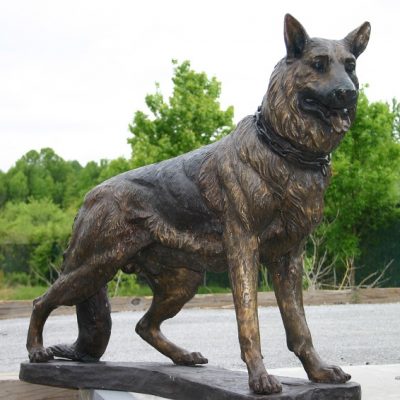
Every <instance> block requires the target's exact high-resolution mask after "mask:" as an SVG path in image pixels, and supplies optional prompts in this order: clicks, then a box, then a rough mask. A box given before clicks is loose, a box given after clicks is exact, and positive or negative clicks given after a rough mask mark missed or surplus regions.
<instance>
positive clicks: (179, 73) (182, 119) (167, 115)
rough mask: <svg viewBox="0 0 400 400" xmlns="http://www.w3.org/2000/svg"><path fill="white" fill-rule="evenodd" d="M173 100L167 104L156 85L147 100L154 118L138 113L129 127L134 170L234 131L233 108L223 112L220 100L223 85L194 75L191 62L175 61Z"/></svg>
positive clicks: (201, 74) (215, 80)
mask: <svg viewBox="0 0 400 400" xmlns="http://www.w3.org/2000/svg"><path fill="white" fill-rule="evenodd" d="M173 65H174V66H175V67H174V75H173V78H172V82H173V84H174V88H173V93H172V96H171V97H170V98H169V99H168V101H165V99H164V96H163V95H162V94H161V92H160V87H159V85H158V84H156V92H155V93H154V94H149V95H147V96H146V99H145V101H146V105H147V107H148V108H149V110H150V112H151V114H152V118H150V117H149V116H148V115H147V114H145V113H144V112H142V111H137V112H136V113H135V116H134V119H133V122H132V124H131V125H130V126H129V129H130V131H131V133H132V134H133V137H131V138H130V139H128V142H129V143H130V144H131V146H132V164H133V165H132V166H133V167H138V166H142V165H145V164H150V163H154V162H158V161H161V160H164V159H167V158H171V157H174V156H177V155H179V154H182V153H185V152H188V151H190V150H193V149H195V148H197V147H200V146H202V145H205V144H209V143H211V142H213V141H214V140H216V139H218V138H220V137H221V136H223V135H225V134H227V133H228V132H230V131H231V130H232V128H233V123H232V118H233V107H232V106H230V107H228V108H227V109H226V110H225V111H224V110H221V106H220V103H219V101H218V98H219V96H220V94H221V84H220V82H218V81H217V79H216V78H215V77H212V78H211V79H210V78H208V77H207V75H206V74H205V73H204V72H200V73H199V72H195V71H194V70H192V69H191V68H190V62H189V61H184V62H183V63H182V64H179V65H178V63H177V61H175V60H174V61H173Z"/></svg>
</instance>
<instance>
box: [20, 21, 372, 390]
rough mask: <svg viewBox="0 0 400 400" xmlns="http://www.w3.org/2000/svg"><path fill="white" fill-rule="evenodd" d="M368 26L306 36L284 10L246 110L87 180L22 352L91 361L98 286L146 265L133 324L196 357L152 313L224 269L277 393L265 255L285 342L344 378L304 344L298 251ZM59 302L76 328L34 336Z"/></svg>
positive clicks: (313, 216)
mask: <svg viewBox="0 0 400 400" xmlns="http://www.w3.org/2000/svg"><path fill="white" fill-rule="evenodd" d="M369 34H370V25H369V23H367V22H366V23H364V24H363V25H361V26H360V27H359V28H357V29H356V30H354V31H353V32H351V33H350V34H348V35H347V36H346V37H345V38H344V39H343V40H338V41H335V40H326V39H318V38H310V37H309V36H308V35H307V33H306V31H305V30H304V28H303V27H302V26H301V24H300V23H299V22H298V21H297V20H296V19H294V18H293V17H292V16H290V15H286V17H285V28H284V37H285V43H286V48H287V55H286V57H285V58H284V59H282V60H281V61H280V62H279V63H278V64H277V66H276V68H275V70H274V71H273V73H272V76H271V81H270V84H269V88H268V91H267V94H266V95H265V97H264V99H263V102H262V105H261V108H260V110H259V112H258V113H257V114H256V116H249V117H246V118H244V119H243V120H242V121H241V122H240V123H239V124H238V126H237V128H236V130H235V131H234V132H232V133H231V134H230V135H229V136H227V137H225V138H223V139H222V140H220V141H218V142H216V143H214V144H212V145H209V146H206V147H203V148H200V149H198V150H195V151H192V152H190V153H188V154H185V155H182V156H180V157H176V158H174V159H171V160H167V161H164V162H161V163H158V164H154V165H149V166H146V167H143V168H138V169H136V170H133V171H130V172H126V173H124V174H121V175H118V176H116V177H114V178H112V179H109V180H107V181H105V182H104V183H102V184H101V185H99V186H97V187H96V188H94V189H93V190H92V191H91V192H90V193H89V194H88V195H87V196H86V198H85V201H84V204H83V206H82V208H81V209H80V211H79V213H78V216H77V218H76V220H75V224H74V228H73V233H72V238H71V242H70V244H69V247H68V249H67V250H66V252H65V256H64V262H63V266H62V273H61V276H60V277H59V279H57V281H56V282H55V283H54V284H53V286H52V287H51V288H50V289H49V290H48V291H47V292H46V293H45V294H44V295H43V296H42V297H40V298H38V299H36V300H35V301H34V307H33V312H32V317H31V322H30V327H29V333H28V340H27V348H28V351H29V358H30V360H31V361H32V362H45V361H47V360H49V359H51V358H53V356H58V357H66V358H70V359H72V360H82V361H90V360H98V359H99V358H100V357H101V356H102V354H103V353H104V351H105V349H106V346H107V343H108V339H109V336H110V330H111V319H110V308H109V304H108V300H107V293H106V289H105V287H106V284H107V282H108V281H110V280H111V279H112V278H113V276H114V275H115V274H116V272H117V271H118V270H119V269H121V270H122V271H124V272H126V273H136V274H141V275H143V276H144V277H146V279H147V280H148V282H149V284H150V286H151V288H152V289H153V292H154V298H153V302H152V305H151V307H150V309H149V311H148V312H147V313H146V314H145V316H144V317H143V318H142V319H141V320H140V322H139V323H138V325H137V327H136V331H137V333H138V334H139V335H140V336H141V337H142V338H143V339H144V340H146V341H147V342H148V343H150V344H151V345H152V346H154V347H155V348H156V349H157V350H159V351H160V352H161V353H163V354H164V355H166V356H167V357H169V358H170V359H171V360H172V361H173V362H174V363H176V364H180V365H193V364H204V363H207V359H206V358H205V357H203V356H202V355H201V354H200V353H198V352H190V351H187V350H184V349H182V348H180V347H178V346H176V345H175V344H174V343H172V342H170V341H169V340H168V339H167V338H166V337H165V336H163V334H162V333H161V331H160V325H161V323H162V322H163V321H164V320H166V319H167V318H172V317H173V316H174V315H176V314H177V313H178V312H179V311H180V310H181V308H182V307H183V305H184V304H185V303H186V302H187V301H188V300H190V299H191V298H192V297H193V295H194V294H195V292H196V289H197V287H198V286H199V285H200V283H201V282H202V277H203V274H204V272H205V271H215V272H222V271H226V270H228V272H229V276H230V281H231V285H232V292H233V299H234V304H235V309H236V316H237V323H238V330H239V341H240V347H241V355H242V359H243V360H244V362H245V363H246V365H247V368H248V372H249V384H250V387H251V389H252V390H253V391H254V392H256V393H276V392H280V391H281V385H280V383H279V382H278V381H277V379H275V378H274V377H273V376H271V375H269V374H268V373H267V371H266V369H265V367H264V364H263V360H262V355H261V348H260V335H259V326H258V316H257V275H258V267H259V263H260V262H263V263H265V264H266V265H267V266H268V268H269V271H270V273H271V276H272V277H273V284H274V289H275V294H276V298H277V301H278V304H279V307H280V311H281V314H282V318H283V322H284V326H285V330H286V335H287V343H288V347H289V349H290V350H291V351H293V352H294V353H295V354H296V355H297V356H298V357H299V359H300V360H301V362H302V364H303V366H304V368H305V370H306V372H307V374H308V376H309V378H310V379H311V380H313V381H315V382H330V383H334V382H345V381H347V380H349V379H350V376H349V375H348V374H346V373H345V372H343V371H342V370H341V369H340V368H339V367H337V366H334V365H329V364H327V363H325V362H324V361H323V360H321V358H320V357H319V355H318V354H317V352H316V351H315V349H314V347H313V344H312V339H311V334H310V331H309V329H308V327H307V323H306V319H305V315H304V310H303V301H302V252H303V247H304V243H305V240H306V238H307V236H308V235H309V234H310V232H312V230H313V229H314V228H315V227H316V225H318V223H319V222H320V221H321V218H322V211H323V198H324V192H325V189H326V187H327V185H328V181H329V177H330V167H329V154H330V153H331V152H332V151H333V150H334V148H335V147H336V146H337V145H338V144H339V142H340V141H341V139H342V138H343V136H344V134H345V132H346V131H347V130H348V129H349V127H350V125H351V123H352V121H353V119H354V116H355V111H356V102H357V95H358V81H357V77H356V74H355V65H356V58H357V57H358V56H359V55H360V54H361V53H362V52H363V51H364V50H365V48H366V46H367V43H368V39H369ZM60 305H77V316H78V325H79V336H78V339H77V341H76V342H75V343H74V344H72V345H57V346H52V347H48V348H45V347H43V340H42V331H43V326H44V323H45V321H46V319H47V317H48V315H49V314H50V312H51V311H52V310H54V309H55V308H57V307H58V306H60Z"/></svg>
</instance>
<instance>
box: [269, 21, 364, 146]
mask: <svg viewBox="0 0 400 400" xmlns="http://www.w3.org/2000/svg"><path fill="white" fill-rule="evenodd" d="M370 31H371V27H370V24H369V23H368V22H365V23H364V24H362V25H361V26H360V27H359V28H357V29H355V30H354V31H352V32H350V33H349V34H348V35H347V36H346V37H345V38H344V39H342V40H327V39H320V38H310V37H309V36H308V34H307V32H306V31H305V29H304V28H303V26H302V25H301V24H300V23H299V22H298V21H297V20H296V19H295V18H293V17H292V16H291V15H289V14H287V15H286V16H285V29H284V36H285V44H286V50H287V54H286V57H285V58H284V59H283V60H281V61H280V62H279V63H278V64H277V66H276V67H275V70H274V72H273V73H272V76H271V81H270V85H269V88H268V91H267V94H266V96H265V98H264V101H263V105H262V112H263V114H264V116H265V117H266V119H267V120H268V121H269V123H270V124H271V126H272V127H273V128H274V129H275V130H276V132H277V133H278V134H279V135H280V136H283V137H285V138H286V139H288V140H289V141H291V142H293V143H296V144H297V145H299V146H300V147H301V148H304V149H307V150H311V151H317V152H325V153H330V152H331V151H332V150H333V149H334V148H335V147H336V146H337V145H338V144H339V142H340V140H341V139H342V138H343V136H344V134H345V132H346V131H347V130H348V129H349V128H350V125H351V123H352V122H353V120H354V117H355V112H356V105H357V98H358V88H359V85H358V80H357V76H356V71H355V70H356V59H357V57H358V56H359V55H360V54H361V53H362V52H363V51H364V50H365V48H366V47H367V44H368V40H369V35H370Z"/></svg>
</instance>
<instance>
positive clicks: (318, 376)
mask: <svg viewBox="0 0 400 400" xmlns="http://www.w3.org/2000/svg"><path fill="white" fill-rule="evenodd" d="M308 377H309V378H310V380H312V381H313V382H318V383H345V382H347V381H349V380H350V379H351V375H349V374H346V372H344V371H343V370H342V368H340V367H338V366H336V365H328V364H324V365H322V366H320V367H319V368H318V369H316V370H315V371H310V372H309V373H308Z"/></svg>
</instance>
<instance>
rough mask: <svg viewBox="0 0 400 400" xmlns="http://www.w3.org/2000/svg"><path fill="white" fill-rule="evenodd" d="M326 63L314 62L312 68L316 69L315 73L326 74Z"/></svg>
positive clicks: (321, 61) (322, 61)
mask: <svg viewBox="0 0 400 400" xmlns="http://www.w3.org/2000/svg"><path fill="white" fill-rule="evenodd" d="M326 64H327V63H326V62H325V61H324V60H320V59H318V60H314V62H313V63H312V64H311V67H312V68H313V69H315V71H318V72H325V71H326Z"/></svg>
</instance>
